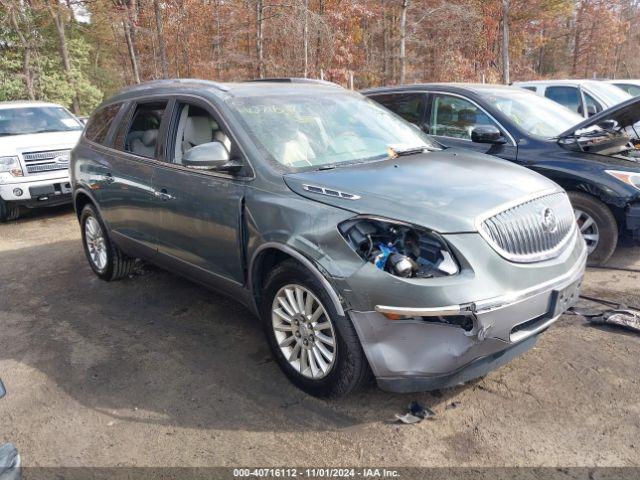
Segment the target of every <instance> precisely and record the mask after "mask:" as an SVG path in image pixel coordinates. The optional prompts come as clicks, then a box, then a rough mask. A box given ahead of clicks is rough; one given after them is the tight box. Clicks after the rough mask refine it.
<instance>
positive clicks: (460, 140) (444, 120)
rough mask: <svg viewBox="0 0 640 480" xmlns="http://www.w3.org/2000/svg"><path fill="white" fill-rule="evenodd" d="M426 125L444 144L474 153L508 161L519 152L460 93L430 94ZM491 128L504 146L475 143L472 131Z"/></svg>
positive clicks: (494, 123) (492, 121) (506, 133)
mask: <svg viewBox="0 0 640 480" xmlns="http://www.w3.org/2000/svg"><path fill="white" fill-rule="evenodd" d="M426 124H427V126H428V130H427V131H428V133H429V134H430V135H432V136H433V137H434V138H435V139H436V140H438V141H439V142H440V143H442V144H443V145H446V146H448V147H460V148H468V149H471V150H475V151H477V152H480V153H486V154H489V155H496V156H498V157H501V158H505V159H507V160H512V161H515V160H516V159H517V153H518V149H517V146H516V143H515V141H514V139H513V137H512V136H511V135H510V133H509V131H508V130H507V129H506V128H504V127H503V126H502V125H500V123H498V121H497V120H495V119H494V118H493V117H492V116H491V115H490V114H489V113H488V112H487V111H486V110H484V109H483V108H482V107H481V106H480V105H478V103H476V102H474V101H473V100H471V99H469V98H467V97H464V96H462V95H459V94H454V93H447V92H433V93H432V94H431V95H430V101H429V109H428V111H427V120H426ZM482 126H494V127H496V128H497V129H498V130H500V132H502V136H503V137H504V138H505V139H506V143H504V144H499V145H496V144H488V143H476V142H473V141H472V140H471V132H472V131H473V129H474V128H476V127H482Z"/></svg>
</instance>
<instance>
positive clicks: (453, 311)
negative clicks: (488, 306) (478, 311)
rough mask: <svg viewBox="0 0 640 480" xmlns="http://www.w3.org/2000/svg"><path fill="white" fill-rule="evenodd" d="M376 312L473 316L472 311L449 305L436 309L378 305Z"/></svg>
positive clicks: (413, 315)
mask: <svg viewBox="0 0 640 480" xmlns="http://www.w3.org/2000/svg"><path fill="white" fill-rule="evenodd" d="M376 312H378V313H390V314H394V315H405V316H407V317H447V316H452V315H471V313H472V312H471V310H470V309H468V308H467V309H466V310H464V309H463V307H462V306H461V305H449V306H446V307H435V308H408V307H389V306H386V305H376Z"/></svg>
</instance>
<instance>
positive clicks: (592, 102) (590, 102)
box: [582, 90, 602, 113]
mask: <svg viewBox="0 0 640 480" xmlns="http://www.w3.org/2000/svg"><path fill="white" fill-rule="evenodd" d="M582 93H583V95H584V103H585V105H586V106H587V112H589V111H591V112H594V113H600V112H601V111H602V105H600V102H598V101H597V100H596V99H594V98H593V97H592V96H591V95H589V94H588V93H587V92H585V91H584V90H583V91H582Z"/></svg>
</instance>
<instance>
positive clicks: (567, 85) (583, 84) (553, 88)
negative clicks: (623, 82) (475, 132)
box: [513, 80, 631, 117]
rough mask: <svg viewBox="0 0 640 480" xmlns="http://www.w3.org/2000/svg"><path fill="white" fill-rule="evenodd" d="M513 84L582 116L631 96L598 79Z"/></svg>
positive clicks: (588, 115)
mask: <svg viewBox="0 0 640 480" xmlns="http://www.w3.org/2000/svg"><path fill="white" fill-rule="evenodd" d="M513 85H515V86H516V87H521V88H526V89H527V90H531V91H532V92H535V93H537V94H538V95H540V96H541V97H547V98H548V99H550V100H553V101H554V102H557V103H559V104H561V105H564V106H565V107H567V108H568V109H569V110H572V111H574V112H576V113H578V114H580V115H582V116H583V117H590V116H591V115H595V114H596V113H600V112H601V111H603V110H606V109H607V108H610V107H613V106H614V105H617V104H619V103H621V102H624V101H625V100H628V99H629V98H631V95H629V94H628V93H627V92H625V91H623V90H621V89H620V88H618V87H616V86H614V85H611V84H609V83H606V82H601V81H598V80H537V81H532V82H513Z"/></svg>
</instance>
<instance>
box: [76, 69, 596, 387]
mask: <svg viewBox="0 0 640 480" xmlns="http://www.w3.org/2000/svg"><path fill="white" fill-rule="evenodd" d="M71 177H72V185H73V194H74V202H75V207H76V211H77V214H78V218H79V221H80V225H81V232H82V240H83V245H84V249H85V252H86V255H87V258H88V260H89V264H90V266H91V268H92V269H93V271H94V272H95V273H96V275H98V276H99V277H100V278H102V279H104V280H115V279H117V278H121V277H123V276H126V275H128V274H129V273H130V272H131V270H132V268H133V265H134V259H135V258H141V259H144V260H146V261H150V262H153V263H155V264H158V265H160V266H162V267H164V268H167V269H168V270H171V271H173V272H176V273H179V274H181V275H184V276H186V277H188V278H191V279H193V280H195V281H197V282H200V283H202V284H205V285H207V286H210V287H213V288H215V289H217V290H221V291H223V292H226V293H227V294H230V295H232V296H233V297H234V298H236V299H238V300H239V301H241V302H243V303H244V304H246V305H247V306H249V307H250V308H251V309H252V310H253V311H254V312H255V313H256V314H257V315H258V316H259V317H260V318H261V320H262V323H263V326H264V329H265V331H266V336H267V338H268V342H269V344H270V346H271V349H272V351H273V353H274V355H275V357H276V359H277V361H278V363H279V365H280V367H281V368H282V370H283V371H284V373H285V374H286V375H287V376H288V377H289V378H290V379H291V381H292V382H293V383H295V384H296V385H298V386H299V387H300V388H302V389H304V390H305V391H307V392H309V393H311V394H313V395H320V396H329V397H330V396H337V395H341V394H345V393H347V392H349V391H351V390H353V389H354V388H355V387H357V386H358V385H360V384H361V383H362V382H363V381H364V380H365V379H367V378H368V377H369V375H370V373H371V372H373V374H374V375H375V377H376V379H377V382H378V385H379V386H380V387H382V388H384V389H387V390H392V391H416V390H428V389H434V388H442V387H446V386H450V385H456V384H459V383H462V382H464V381H467V380H470V379H472V378H475V377H478V376H481V375H484V374H485V373H487V372H488V371H489V370H491V369H493V368H496V367H497V366H499V365H502V364H504V363H505V362H507V361H509V360H510V359H512V358H513V357H514V356H516V355H518V354H520V353H522V352H524V351H526V350H527V349H529V348H531V347H532V346H533V345H534V344H535V342H536V340H537V338H538V336H539V334H540V333H541V332H542V331H543V330H545V329H546V328H547V327H549V325H551V324H552V323H553V322H554V321H556V320H557V319H558V318H559V316H560V315H561V314H562V313H563V312H564V311H565V310H566V309H567V308H568V307H569V306H570V305H572V304H573V303H575V301H576V300H577V296H578V292H579V288H580V284H581V279H582V276H583V272H584V265H585V258H586V248H585V244H584V240H583V239H582V238H581V236H580V235H579V234H578V233H577V228H576V225H575V221H574V216H573V211H572V209H571V205H570V203H569V200H568V198H567V195H566V194H565V193H564V192H563V191H562V189H560V188H559V187H558V186H557V185H556V184H554V183H553V182H551V181H550V180H547V179H546V178H544V177H542V176H541V175H538V174H536V173H534V172H531V171H529V170H527V169H525V168H522V167H519V166H517V165H513V164H511V163H509V162H506V161H503V160H499V159H496V158H493V157H489V156H486V155H482V154H479V153H474V152H471V151H468V150H464V149H458V148H444V147H442V146H440V145H438V144H437V143H435V142H434V141H433V140H432V139H430V138H429V137H428V136H427V135H425V134H424V133H422V132H420V131H419V130H418V129H416V128H415V127H413V126H412V125H411V124H409V123H407V122H405V121H404V120H402V119H401V118H400V117H398V116H396V115H395V114H393V113H391V112H389V111H388V110H386V109H385V108H383V107H381V106H379V105H378V104H376V103H374V102H372V101H370V100H367V99H365V98H364V97H362V96H361V95H360V94H357V93H354V92H350V91H347V90H344V89H342V88H340V87H338V86H336V85H333V84H329V83H326V82H317V81H309V80H297V79H285V80H280V81H270V82H244V83H234V84H219V83H213V82H205V81H199V80H179V81H178V80H170V81H159V82H152V83H149V84H143V85H140V86H136V87H133V88H130V89H128V90H125V91H123V92H121V93H119V94H117V95H116V96H114V97H112V98H110V99H109V100H107V101H106V102H104V104H102V105H101V106H100V107H99V108H98V109H97V110H96V112H95V113H94V114H93V115H92V116H91V118H90V119H89V122H88V126H87V128H86V129H85V133H84V135H83V137H82V139H81V140H80V142H79V144H78V146H77V147H76V148H75V149H74V150H73V152H72V160H71Z"/></svg>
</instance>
